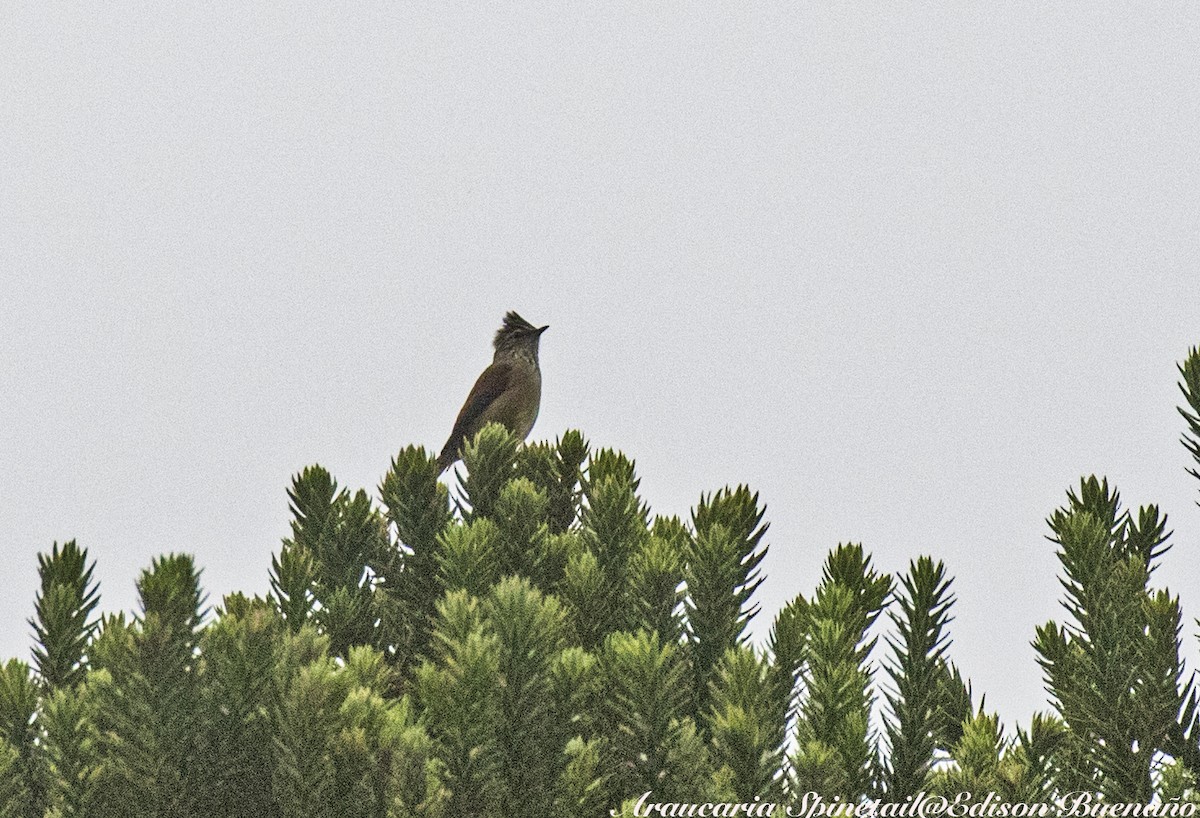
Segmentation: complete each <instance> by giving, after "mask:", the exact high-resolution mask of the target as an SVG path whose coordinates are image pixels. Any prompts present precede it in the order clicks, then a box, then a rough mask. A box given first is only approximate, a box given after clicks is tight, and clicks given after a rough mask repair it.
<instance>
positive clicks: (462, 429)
mask: <svg viewBox="0 0 1200 818" xmlns="http://www.w3.org/2000/svg"><path fill="white" fill-rule="evenodd" d="M511 377H512V365H511V364H508V363H495V364H492V365H491V366H489V367H488V368H487V369H485V370H483V374H482V375H480V376H479V380H477V381H475V385H474V386H473V387H471V394H470V395H468V396H467V402H466V403H464V404H463V407H462V409H461V410H459V413H458V417H457V418H456V419H455V420H454V430H453V431H452V432H450V439H449V440H447V441H446V445H445V446H443V447H442V454H441V456H440V457H439V460H440V461H443V462H446V458H447V457H448V458H450V460H449V462H453V461H454V460H455V459H456V458H457V455H458V447H459V446H460V445H462V440H463V438H464V437H466V436H467V435H468V434H472V433H474V432H476V431H478V429H476V428H475V425H476V424H477V423H478V421H479V418H480V416H481V415H483V413H484V411H485V410H486V409H487V408H488V407H489V406H491V405H492V401H494V400H495V399H496V398H498V397H500V395H501V394H503V392H504V390H505V389H507V388H508V382H509V380H510V379H511Z"/></svg>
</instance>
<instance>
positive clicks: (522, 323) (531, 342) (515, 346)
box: [492, 311, 550, 361]
mask: <svg viewBox="0 0 1200 818" xmlns="http://www.w3.org/2000/svg"><path fill="white" fill-rule="evenodd" d="M548 329H550V327H549V326H548V325H547V326H544V327H535V326H534V325H533V324H531V323H529V322H528V321H526V320H525V319H524V318H522V317H521V316H519V315H517V313H515V312H512V311H510V312H509V313H508V314H507V315H505V316H504V323H503V324H501V326H500V329H498V330H496V340H494V341H492V346H494V347H495V348H496V357H497V358H502V357H508V356H512V355H522V356H526V357H529V358H531V359H533V360H534V361H536V360H537V357H538V341H540V340H541V338H542V333H543V332H545V331H546V330H548Z"/></svg>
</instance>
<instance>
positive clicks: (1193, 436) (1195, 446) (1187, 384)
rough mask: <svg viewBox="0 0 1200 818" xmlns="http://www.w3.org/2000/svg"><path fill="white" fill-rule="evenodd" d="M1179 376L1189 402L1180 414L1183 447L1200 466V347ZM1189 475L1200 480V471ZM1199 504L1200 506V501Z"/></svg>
mask: <svg viewBox="0 0 1200 818" xmlns="http://www.w3.org/2000/svg"><path fill="white" fill-rule="evenodd" d="M1179 374H1180V376H1181V377H1182V378H1183V380H1182V381H1181V382H1180V384H1179V391H1181V392H1183V398H1184V400H1185V401H1187V408H1184V407H1182V406H1180V407H1179V414H1181V415H1183V419H1184V421H1185V422H1186V423H1187V430H1186V431H1185V432H1184V434H1183V447H1184V448H1185V449H1187V451H1188V454H1190V455H1191V456H1192V460H1194V461H1195V462H1196V465H1197V466H1200V347H1192V348H1191V349H1189V350H1188V355H1187V358H1185V359H1184V360H1183V363H1181V364H1179ZM1188 473H1189V474H1190V475H1192V476H1193V477H1195V478H1196V479H1197V480H1200V471H1197V469H1195V468H1190V469H1188ZM1197 504H1198V505H1200V501H1198V502H1197Z"/></svg>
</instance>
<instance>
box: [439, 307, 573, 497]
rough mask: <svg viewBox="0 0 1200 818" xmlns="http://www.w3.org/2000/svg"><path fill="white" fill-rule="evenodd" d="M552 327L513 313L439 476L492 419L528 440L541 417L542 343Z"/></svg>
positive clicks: (443, 455) (445, 454) (457, 424)
mask: <svg viewBox="0 0 1200 818" xmlns="http://www.w3.org/2000/svg"><path fill="white" fill-rule="evenodd" d="M548 329H550V326H549V325H546V326H544V327H535V326H534V325H533V324H531V323H529V322H528V321H526V320H525V319H524V318H522V317H521V316H520V315H518V314H517V313H516V312H513V311H509V312H508V313H507V314H506V315H505V316H504V322H503V324H501V326H500V329H498V330H497V331H496V338H495V340H493V341H492V346H493V347H494V348H495V350H496V353H495V355H494V356H493V357H492V363H491V366H489V367H488V368H487V369H485V370H483V374H482V375H480V376H479V378H478V380H476V381H475V386H473V387H472V388H471V394H470V395H468V396H467V401H466V403H464V404H463V406H462V409H461V410H459V413H458V417H457V418H456V419H455V421H454V429H453V430H452V431H451V432H450V438H449V440H447V441H446V445H445V446H443V447H442V453H441V454H439V455H438V459H437V465H438V474H441V473H442V472H444V471H445V470H446V469H448V468H450V466H452V465H453V464H454V463H455V461H457V460H458V459H459V457H460V456H461V455H460V449H461V447H462V445H463V443H464V442H465V441H467V440H470V439H471V438H473V437H474V436H475V434H476V432H478V431H479V430H480V429H482V428H483V427H484V426H486V425H487V424H489V423H499V424H501V425H502V426H504V428H506V429H508V431H510V432H512V433H513V434H514V435H516V436H517V437H519V438H520V439H521V440H524V439H525V438H526V437H528V436H529V432H530V431H531V430H532V429H533V423H534V421H535V420H537V416H538V408H539V407H540V406H541V403H542V370H541V368H540V367H539V366H538V343H539V342H540V341H541V339H542V333H543V332H545V331H546V330H548Z"/></svg>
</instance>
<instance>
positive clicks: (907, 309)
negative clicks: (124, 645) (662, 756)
mask: <svg viewBox="0 0 1200 818" xmlns="http://www.w3.org/2000/svg"><path fill="white" fill-rule="evenodd" d="M251 6H252V7H247V5H246V4H232V3H230V4H226V3H215V4H214V3H181V4H172V9H173V11H172V12H171V13H170V14H166V13H164V12H163V11H162V10H161V9H159V8H157V7H153V6H147V5H145V4H143V3H127V2H118V3H90V4H86V3H70V4H65V3H64V4H47V3H11V2H10V3H5V4H4V11H3V22H0V111H2V114H0V275H2V276H3V289H2V295H0V387H2V388H0V464H2V468H0V498H2V499H0V559H2V562H0V565H3V579H4V588H3V593H2V594H0V657H6V656H13V655H19V656H22V657H24V658H28V651H29V646H30V636H29V634H30V628H29V626H28V625H27V623H26V619H27V618H28V617H29V616H30V615H31V614H32V612H33V598H34V592H35V588H36V559H35V555H36V553H37V552H38V551H40V550H47V549H49V547H50V545H51V543H52V542H54V541H55V540H58V541H60V542H61V541H63V540H67V539H70V538H78V540H79V542H80V543H81V544H82V545H83V546H85V547H86V548H88V549H89V552H90V554H91V556H92V557H94V558H96V559H97V560H98V562H99V567H98V569H97V576H98V578H99V579H100V580H101V583H102V593H103V607H104V608H105V609H106V610H118V609H128V608H131V607H132V606H133V605H134V589H133V583H134V579H135V577H136V576H137V573H138V572H139V571H140V570H141V569H143V568H144V567H146V566H147V565H148V564H149V562H150V559H151V558H152V557H153V556H155V555H157V554H160V553H163V552H166V551H187V552H191V553H193V554H195V555H196V557H197V559H198V562H199V563H200V565H202V566H203V568H204V574H203V579H204V583H205V586H206V588H207V590H208V592H209V595H210V596H209V598H210V601H211V602H214V603H215V602H219V600H220V597H221V595H222V594H224V593H227V592H229V591H232V590H244V591H247V592H257V593H264V592H265V591H266V590H267V588H268V567H269V564H270V556H271V553H272V552H273V551H274V550H276V549H277V548H278V546H279V541H280V539H281V538H282V537H284V536H286V534H287V532H288V511H287V497H286V494H285V488H286V486H287V485H288V482H289V479H290V476H291V475H292V474H294V473H295V472H297V471H299V470H300V469H301V468H303V467H304V466H305V465H307V464H310V463H314V462H319V463H321V464H323V465H325V466H326V467H328V468H329V469H330V470H331V471H332V472H333V473H334V474H335V475H336V476H337V477H338V478H339V480H340V481H341V482H342V483H343V484H345V485H349V486H351V487H366V488H368V489H370V490H371V491H372V492H374V491H375V487H376V486H377V485H378V483H379V480H380V478H381V477H382V475H383V474H384V472H385V471H386V470H387V468H388V464H389V461H390V458H391V457H392V456H393V455H394V454H395V453H396V452H397V451H398V450H399V449H400V448H401V447H402V446H404V445H406V444H408V443H421V444H424V445H426V446H427V447H433V448H437V447H440V446H441V444H442V443H443V441H444V439H445V437H446V435H447V433H448V431H449V429H450V425H451V423H452V421H453V419H454V416H455V413H456V412H457V411H458V408H459V406H460V404H461V403H462V400H463V398H464V397H465V396H466V393H467V391H468V390H469V388H470V386H471V383H472V382H473V380H474V378H475V376H476V375H477V374H478V372H479V371H480V370H481V369H482V368H483V367H484V366H485V365H486V364H487V363H488V362H489V361H490V357H491V349H490V341H491V336H492V334H493V332H494V331H495V329H496V327H497V326H498V324H499V321H500V318H501V316H502V315H503V313H504V312H505V311H506V310H509V309H516V310H519V311H520V312H521V313H522V314H523V315H524V316H525V317H526V318H528V319H529V320H531V321H533V322H534V323H537V324H543V323H546V324H549V325H550V327H551V329H550V331H549V332H547V334H546V335H545V336H544V338H543V341H542V368H543V373H544V383H545V387H544V393H543V401H542V412H541V416H540V418H539V420H538V423H537V426H536V427H535V428H534V432H533V435H534V437H537V438H542V437H549V438H553V437H554V436H555V435H557V434H560V433H561V432H563V431H564V430H565V429H567V428H572V427H575V428H580V429H582V430H583V431H584V432H585V434H586V435H587V436H588V437H589V439H590V440H591V441H592V443H593V445H594V446H612V447H617V448H620V449H622V450H624V451H625V452H626V453H628V454H629V455H630V456H632V457H634V458H636V460H637V464H638V471H639V473H640V475H641V477H642V487H643V490H644V494H645V498H646V499H647V501H648V502H649V503H650V504H651V506H652V508H653V510H654V511H655V512H657V513H663V514H679V515H686V514H687V513H688V511H689V509H690V508H691V507H692V506H693V505H694V504H695V502H696V501H697V499H698V498H699V496H700V494H701V492H705V491H711V490H714V489H717V488H720V487H721V486H723V485H725V484H727V483H728V484H736V483H741V482H745V483H748V484H750V485H751V486H752V487H753V488H755V489H757V490H758V491H760V492H761V495H762V499H763V500H764V501H765V502H766V504H767V507H768V510H767V519H768V520H769V521H770V522H771V529H770V532H769V534H768V537H767V540H768V542H769V543H770V547H771V551H770V556H769V557H768V559H767V561H766V563H765V567H766V570H767V580H766V582H765V584H764V585H763V587H762V589H761V591H760V600H761V602H762V604H763V608H764V613H763V615H762V616H761V617H760V621H759V622H758V623H757V625H758V628H757V632H758V633H759V634H762V633H764V632H765V627H766V625H767V624H769V619H770V617H772V616H773V615H774V613H775V612H776V611H777V610H778V608H779V607H780V606H781V605H782V604H783V603H784V602H785V601H786V600H787V599H789V598H790V597H792V596H793V595H795V594H796V593H804V594H806V595H808V594H810V593H811V592H812V590H813V588H814V586H815V584H816V581H817V579H818V574H819V566H820V563H821V561H822V560H823V558H824V556H825V554H826V552H827V551H828V550H829V549H830V548H831V547H833V546H835V545H836V544H837V543H838V542H844V541H855V542H858V541H861V542H862V543H864V545H865V547H866V548H867V549H868V551H869V552H870V553H871V554H873V555H874V559H875V562H876V564H877V565H878V566H879V567H880V568H881V569H883V570H887V571H891V572H896V571H901V570H903V569H904V568H905V567H906V565H907V563H908V561H909V560H910V559H911V558H914V557H916V556H917V555H919V554H923V553H929V554H932V555H934V556H936V557H937V558H940V559H943V560H945V562H946V563H947V567H948V570H949V572H950V573H951V574H952V575H954V577H955V581H954V590H955V592H956V593H957V596H958V603H957V605H956V606H955V608H954V615H955V620H954V622H953V624H952V636H953V638H954V645H953V647H952V648H951V654H952V657H953V658H954V659H955V660H956V661H957V662H958V663H959V664H960V666H961V668H962V670H963V672H964V673H965V674H966V675H968V676H969V677H971V679H972V680H973V682H974V687H975V690H976V691H977V692H980V691H982V692H986V694H987V704H988V707H989V709H998V710H999V711H1000V713H1001V715H1002V717H1003V718H1004V719H1005V721H1006V722H1007V723H1008V724H1009V726H1010V727H1011V725H1012V722H1013V720H1014V719H1020V720H1021V721H1025V720H1027V719H1028V717H1029V714H1030V713H1032V712H1033V711H1034V710H1035V709H1038V708H1041V707H1044V702H1045V695H1044V693H1043V691H1042V681H1041V675H1040V672H1039V669H1038V667H1037V664H1036V662H1035V658H1034V652H1033V650H1032V648H1031V647H1030V646H1029V642H1030V640H1031V639H1032V638H1033V636H1034V628H1035V626H1036V625H1038V624H1040V623H1043V622H1045V621H1046V620H1047V619H1048V618H1050V617H1055V618H1059V619H1061V616H1062V614H1061V609H1060V608H1058V605H1057V598H1058V595H1059V587H1058V583H1057V579H1056V570H1057V567H1058V566H1057V561H1056V559H1055V557H1054V552H1053V546H1052V545H1051V544H1050V543H1048V542H1047V541H1046V540H1045V539H1044V535H1045V534H1046V533H1047V530H1048V529H1047V527H1046V524H1045V522H1044V520H1045V518H1046V516H1047V515H1048V514H1050V513H1051V512H1052V511H1053V509H1054V508H1055V507H1057V506H1058V505H1060V504H1061V503H1062V502H1063V500H1064V498H1065V490H1066V489H1067V488H1068V487H1069V486H1071V485H1073V484H1075V483H1077V481H1078V478H1079V477H1080V476H1081V475H1084V474H1090V473H1097V474H1104V475H1107V476H1108V477H1109V478H1110V480H1112V481H1113V482H1115V483H1116V485H1117V486H1118V487H1119V488H1120V489H1121V491H1122V494H1123V496H1124V498H1125V499H1126V501H1127V503H1129V504H1133V505H1135V506H1136V505H1138V504H1143V503H1158V504H1159V505H1160V506H1162V507H1163V508H1164V509H1165V510H1166V511H1167V512H1168V514H1169V515H1170V523H1171V524H1172V527H1173V528H1174V529H1175V537H1174V542H1175V548H1174V549H1173V550H1172V551H1170V552H1169V553H1168V555H1167V557H1166V558H1165V564H1164V567H1163V568H1162V569H1161V570H1160V571H1159V572H1158V573H1156V574H1155V580H1156V582H1157V583H1159V584H1166V585H1168V586H1169V587H1170V588H1171V590H1172V591H1173V592H1176V593H1179V594H1181V595H1182V599H1183V605H1184V613H1185V623H1186V626H1185V639H1186V643H1187V650H1188V654H1189V656H1190V657H1194V656H1195V655H1196V644H1197V642H1196V630H1197V628H1196V625H1195V621H1194V618H1195V617H1196V616H1197V615H1200V572H1197V571H1196V570H1195V568H1196V565H1197V559H1196V558H1197V548H1198V547H1200V541H1198V540H1200V508H1197V506H1196V503H1195V501H1196V499H1197V497H1198V496H1200V495H1198V493H1197V489H1198V488H1200V483H1197V481H1195V480H1194V479H1193V478H1191V477H1190V476H1188V475H1187V474H1186V472H1185V471H1184V469H1185V466H1187V465H1188V464H1189V460H1188V457H1187V454H1186V452H1185V451H1184V449H1183V448H1182V447H1181V446H1180V445H1179V442H1178V440H1179V436H1180V432H1181V430H1182V427H1183V423H1182V420H1181V419H1180V418H1179V416H1178V415H1177V413H1176V410H1175V406H1176V405H1177V404H1178V403H1179V402H1180V398H1179V393H1178V390H1177V388H1176V385H1175V384H1176V381H1177V373H1176V371H1175V364H1176V362H1177V361H1179V360H1181V359H1182V358H1183V357H1184V355H1185V354H1186V352H1187V349H1188V347H1189V346H1190V345H1192V344H1195V343H1198V342H1200V297H1198V296H1200V145H1198V134H1200V83H1198V82H1197V79H1196V77H1197V74H1196V66H1197V55H1198V54H1200V5H1197V4H1196V3H1194V2H1185V1H1184V0H1181V1H1180V2H1175V3H1153V2H1149V3H1128V2H1120V3H1116V2H1113V3H1045V2H1041V0H1038V2H1011V3H975V2H969V3H903V2H901V3H897V2H886V3H786V4H752V3H726V4H718V3H713V2H710V3H641V2H639V3H621V4H618V3H605V4H596V3H586V4H574V5H573V6H567V5H565V4H563V3H558V2H554V3H542V4H523V6H524V7H523V8H522V9H521V10H517V9H512V8H508V7H507V4H489V5H487V6H486V7H483V5H482V4H454V5H453V6H440V7H435V5H434V4H411V6H410V7H405V6H403V5H402V4H399V3H395V2H380V3H365V2H364V3H355V4H327V3H313V2H301V3H287V4H279V5H278V6H272V5H270V4H257V5H254V4H251ZM1193 665H1194V662H1193Z"/></svg>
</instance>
